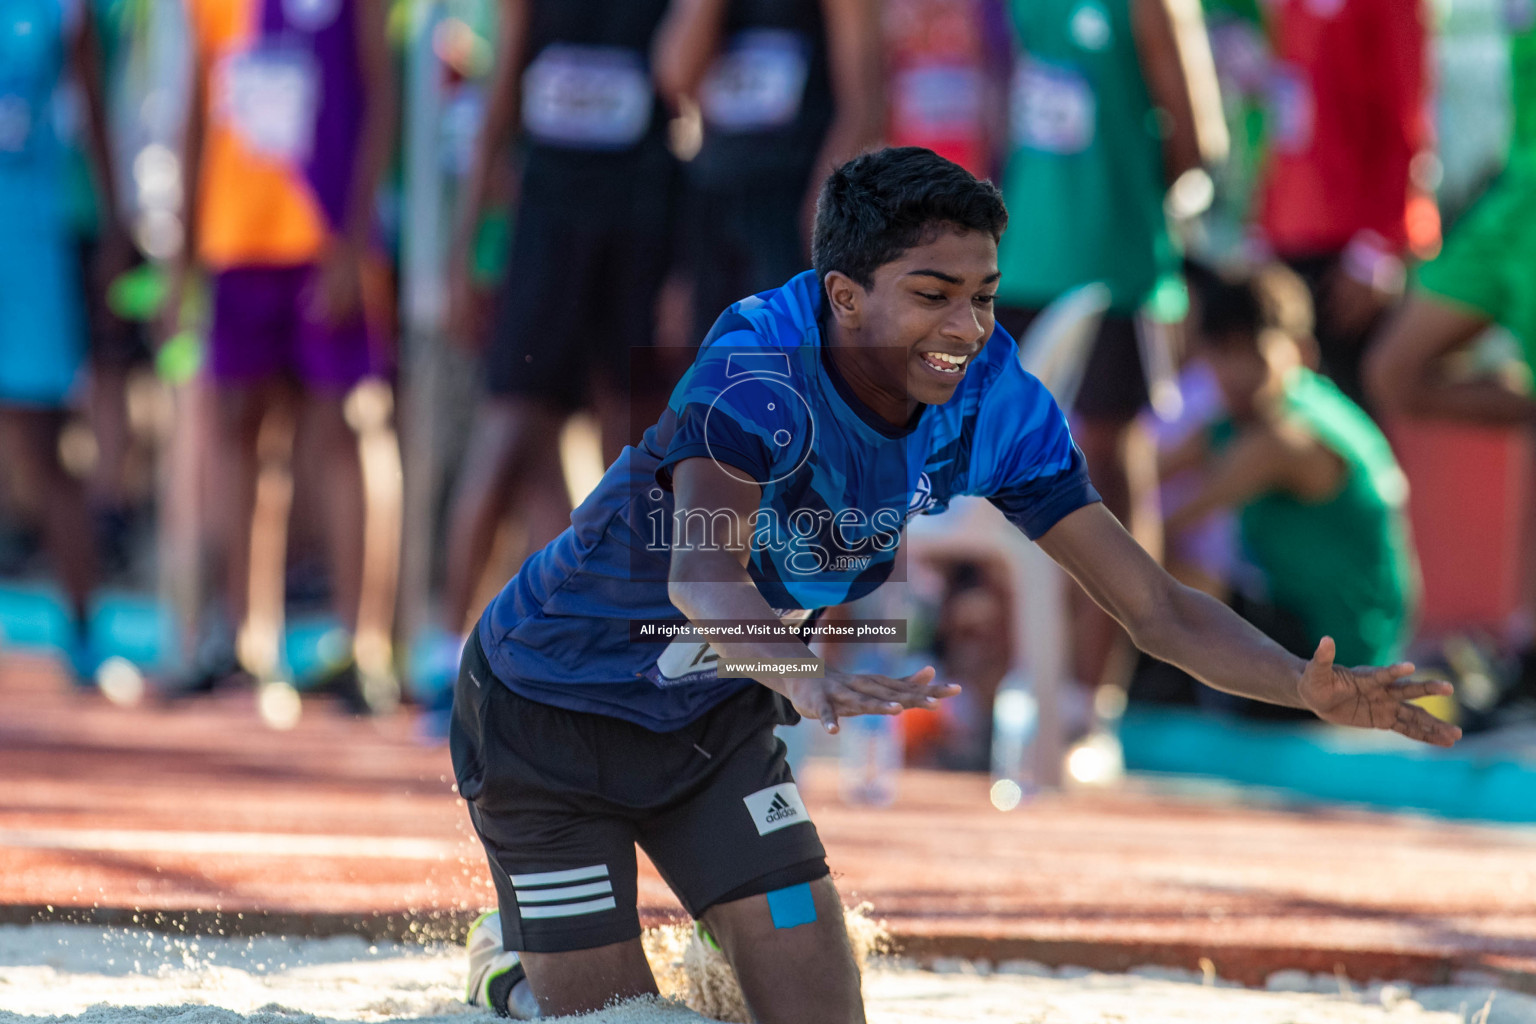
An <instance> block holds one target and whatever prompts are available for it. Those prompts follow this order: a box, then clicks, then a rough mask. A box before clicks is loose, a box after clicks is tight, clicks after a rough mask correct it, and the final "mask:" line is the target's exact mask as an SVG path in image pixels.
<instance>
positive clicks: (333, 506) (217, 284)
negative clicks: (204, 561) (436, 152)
mask: <svg viewBox="0 0 1536 1024" xmlns="http://www.w3.org/2000/svg"><path fill="white" fill-rule="evenodd" d="M386 9H387V5H386V4H385V3H383V2H382V0H187V10H188V15H189V20H190V23H191V29H192V31H191V35H192V39H193V49H194V75H195V78H194V81H195V83H196V87H195V89H194V93H193V98H192V102H191V104H190V106H189V110H188V116H187V131H186V153H185V157H184V162H183V168H182V170H183V179H184V181H185V182H186V183H187V199H186V203H185V209H186V228H187V233H186V244H185V246H184V247H183V259H182V261H181V263H180V265H178V266H177V267H175V268H173V274H172V282H173V283H172V289H171V301H170V303H169V306H168V309H169V310H170V315H171V316H173V317H174V316H176V315H177V314H178V313H179V309H180V305H181V302H180V298H181V294H182V288H183V286H184V282H185V281H186V279H187V277H188V273H187V271H188V269H189V268H190V267H191V265H192V264H193V263H194V262H195V263H196V264H197V265H198V266H200V267H201V268H203V269H205V270H206V271H207V272H208V273H209V276H210V282H211V292H212V322H211V325H210V330H209V337H208V351H209V356H208V371H209V375H210V377H211V381H212V386H213V389H214V392H215V397H216V407H217V408H216V424H215V426H216V446H217V448H216V451H217V457H216V459H215V460H214V473H215V482H216V492H217V493H218V494H219V500H220V502H221V504H222V506H223V507H222V508H221V509H219V510H218V511H217V513H216V514H217V515H218V518H219V519H220V524H219V525H220V526H221V527H222V531H221V532H222V536H221V538H220V539H221V541H222V548H223V559H222V561H223V581H222V582H223V591H224V605H225V607H224V611H225V613H226V614H227V616H228V619H227V621H226V622H225V623H222V624H217V623H215V624H212V625H211V627H210V630H209V639H210V641H211V642H209V643H205V644H204V653H203V654H202V655H200V657H199V659H198V661H199V664H197V665H196V667H195V673H196V680H195V682H197V683H201V684H209V683H211V682H214V681H216V680H217V679H218V678H220V677H223V676H226V675H230V674H233V673H235V672H237V671H239V669H240V667H241V666H240V664H239V660H238V658H237V657H236V656H235V649H234V643H233V640H234V631H235V630H238V629H239V628H240V627H241V626H242V625H243V624H244V623H245V621H246V618H247V614H248V611H249V609H248V604H249V590H250V576H251V566H250V552H251V533H252V521H253V515H254V511H255V499H256V479H257V473H258V468H259V460H258V452H257V442H258V438H259V435H260V433H261V428H262V424H263V421H264V420H265V419H266V417H267V415H268V414H269V413H272V412H276V411H288V410H290V409H292V410H294V411H295V412H296V414H297V417H298V420H297V424H298V430H299V434H298V436H299V438H300V439H301V441H302V443H306V444H311V445H314V446H315V447H316V449H318V452H319V454H320V455H321V461H322V463H323V465H324V466H325V467H326V469H325V473H324V480H325V493H324V495H323V497H324V505H325V509H326V513H325V517H326V524H325V525H326V529H327V533H328V538H329V545H328V546H329V551H330V555H331V577H332V578H331V585H332V593H333V602H334V610H335V614H336V616H337V617H338V619H339V620H340V622H341V625H342V626H343V628H345V629H347V630H348V631H351V630H354V629H355V628H356V624H357V614H358V607H359V603H360V598H361V585H362V577H363V559H364V546H363V520H364V495H363V484H362V469H361V464H360V461H359V456H358V446H357V438H356V435H355V433H354V430H353V428H352V427H351V426H350V425H349V424H348V422H347V419H346V416H345V414H344V403H345V400H346V397H347V395H348V393H349V392H350V391H351V390H352V389H353V387H355V386H356V385H357V384H358V383H359V382H361V381H362V380H363V379H364V378H366V377H368V376H371V375H376V374H378V373H380V372H382V371H383V370H384V369H385V363H386V360H385V354H384V352H383V351H382V349H381V346H380V343H379V339H378V338H377V337H376V335H375V332H373V331H371V330H370V327H369V318H368V316H367V315H365V314H366V310H365V305H367V304H366V303H365V302H364V297H365V292H366V293H370V294H371V287H370V286H371V284H372V282H373V281H374V280H375V279H376V277H375V275H376V272H377V264H376V261H375V259H374V257H375V253H374V251H373V249H374V247H373V242H374V238H373V232H374V227H375V224H374V213H375V211H374V197H375V193H376V190H377V188H378V184H379V181H380V178H381V176H382V173H383V171H384V168H385V166H386V164H387V161H388V157H389V153H390V147H391V146H392V144H393V126H394V118H395V108H396V100H395V82H394V77H393V72H392V68H391V64H390V59H389V54H388V49H387V40H386V36H385V16H386ZM334 675H335V678H334V679H333V680H332V681H333V682H335V683H336V684H337V685H338V687H339V688H340V689H341V690H342V691H343V692H344V693H349V694H351V695H353V696H355V697H357V698H358V699H359V700H360V701H361V703H362V705H366V703H367V701H366V700H363V699H362V698H363V696H364V695H365V694H366V693H367V692H368V691H367V689H366V688H359V687H357V686H355V685H353V684H354V683H355V681H356V678H357V671H356V664H355V661H352V660H345V661H343V662H342V663H340V664H339V665H337V666H335V670H334ZM358 709H359V710H363V709H365V707H363V706H360V707H359V708H358Z"/></svg>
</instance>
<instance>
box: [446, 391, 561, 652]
mask: <svg viewBox="0 0 1536 1024" xmlns="http://www.w3.org/2000/svg"><path fill="white" fill-rule="evenodd" d="M563 420H564V417H563V416H562V415H561V414H560V413H558V412H556V411H555V410H553V409H551V408H549V407H548V406H545V405H543V404H541V403H537V402H533V401H530V400H528V399H521V398H493V399H490V400H488V401H487V402H486V403H485V404H484V405H483V406H482V407H481V410H480V412H479V415H478V416H477V418H476V422H475V426H474V431H473V433H472V435H471V436H470V440H469V447H468V449H467V450H466V452H465V453H464V466H463V470H462V471H461V473H460V475H459V483H458V487H457V489H456V490H455V492H454V496H453V506H452V508H451V509H450V510H449V513H448V567H447V579H446V582H445V585H444V588H443V613H442V624H443V627H444V628H445V629H448V630H450V631H452V632H454V633H460V632H462V631H463V630H465V629H467V628H468V627H469V625H470V622H469V615H470V610H471V609H470V604H471V602H472V601H473V600H474V596H475V591H476V588H477V585H478V584H479V582H480V577H481V575H482V573H483V572H484V570H485V566H486V562H487V559H488V558H489V556H490V554H491V549H492V547H493V546H494V544H495V541H496V530H497V527H498V526H499V524H500V522H501V519H502V517H503V516H504V515H506V513H507V512H508V510H509V509H512V508H514V507H515V509H516V511H517V512H518V513H519V514H520V515H521V516H522V517H523V520H524V523H525V524H526V526H527V530H526V532H527V544H528V549H529V550H537V549H538V548H539V547H542V546H543V545H544V544H547V543H548V542H549V541H550V540H552V539H554V537H555V536H557V535H558V534H559V533H560V531H561V530H563V529H564V528H565V526H566V525H567V524H568V523H569V522H570V515H571V505H570V501H569V500H568V498H567V495H566V489H565V478H564V473H563V471H562V469H561V466H560V444H559V440H560V429H561V426H562V423H563Z"/></svg>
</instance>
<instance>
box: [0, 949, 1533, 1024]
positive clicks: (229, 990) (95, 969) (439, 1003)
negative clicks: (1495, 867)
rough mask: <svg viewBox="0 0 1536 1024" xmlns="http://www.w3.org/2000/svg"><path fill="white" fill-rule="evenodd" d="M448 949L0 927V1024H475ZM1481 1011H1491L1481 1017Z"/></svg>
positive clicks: (1303, 1021) (1376, 1012)
mask: <svg viewBox="0 0 1536 1024" xmlns="http://www.w3.org/2000/svg"><path fill="white" fill-rule="evenodd" d="M463 966H464V965H463V959H462V953H461V952H460V951H459V950H457V949H451V948H444V947H440V946H439V947H427V948H421V947H413V946H402V945H395V944H380V945H378V946H369V945H368V944H367V943H366V942H364V941H362V940H360V939H354V938H334V939H313V940H305V939H294V940H290V939H283V938H270V937H264V938H256V939H222V938H204V937H197V938H193V937H175V936H169V935H163V934H158V933H153V932H147V931H141V930H137V929H127V930H125V929H102V928H89V927H80V926H69V925H44V926H32V927H26V928H20V927H9V926H7V927H0V1024H42V1022H44V1021H50V1022H59V1024H63V1022H65V1021H69V1022H78V1024H323V1022H325V1021H332V1020H334V1021H384V1020H398V1019H404V1020H411V1021H439V1022H442V1024H491V1022H492V1021H493V1020H495V1018H493V1017H491V1016H490V1015H489V1014H482V1013H478V1012H474V1011H471V1010H469V1008H468V1007H466V1006H464V1005H463V1003H462V1002H460V1000H461V999H462V998H463ZM950 968H951V970H952V971H953V973H945V974H940V973H934V972H928V971H916V970H884V969H881V970H874V971H871V972H870V973H869V975H868V976H867V978H866V984H865V989H866V992H867V997H868V1004H869V1019H870V1021H871V1024H951V1022H953V1024H962V1022H964V1024H972V1022H975V1024H1127V1022H1135V1024H1462V1022H1472V1024H1536V998H1532V997H1530V996H1523V995H1518V994H1514V993H1508V992H1493V991H1492V990H1490V989H1489V988H1486V987H1472V986H1468V987H1462V988H1424V989H1417V990H1411V991H1410V990H1409V989H1408V988H1407V987H1406V986H1401V987H1391V986H1388V987H1383V986H1373V987H1372V988H1371V989H1370V990H1366V991H1358V992H1354V993H1352V994H1351V995H1350V996H1349V997H1348V998H1346V997H1343V996H1341V995H1340V994H1339V993H1338V989H1337V983H1335V982H1333V981H1332V980H1331V979H1309V978H1306V977H1305V976H1300V975H1298V976H1295V977H1291V978H1276V979H1274V983H1275V984H1280V985H1286V986H1287V987H1292V988H1302V987H1305V988H1314V989H1316V988H1322V987H1326V986H1331V987H1332V988H1331V993H1329V994H1325V993H1322V992H1318V991H1308V992H1278V991H1277V992H1260V991H1252V990H1248V989H1242V988H1234V987H1229V986H1203V985H1201V984H1199V982H1198V981H1194V980H1183V979H1180V978H1179V977H1177V975H1176V973H1175V972H1167V971H1163V972H1156V971H1147V972H1139V973H1137V974H1134V975H1099V974H1087V973H1084V972H1081V971H1073V970H1071V969H1065V970H1062V971H1047V970H1045V969H1044V968H1037V967H1032V966H1030V965H1023V964H1020V965H1009V966H1008V968H1007V971H1008V973H1003V972H1001V971H1000V972H998V973H994V974H993V975H991V976H989V977H982V976H978V975H977V974H976V973H974V972H972V971H970V970H969V969H968V966H967V965H961V964H955V965H950ZM1490 996H1491V997H1492V1000H1493V1002H1492V1005H1491V1008H1489V1009H1488V1011H1487V1013H1486V1016H1485V1015H1484V1013H1483V1010H1484V1008H1485V1006H1487V1004H1488V1000H1489V998H1490ZM584 1019H585V1020H588V1021H593V1022H597V1021H601V1022H603V1024H690V1022H698V1021H701V1020H704V1019H705V1018H701V1017H699V1016H697V1015H695V1014H693V1013H691V1012H689V1011H687V1010H683V1009H681V1008H677V1007H660V1006H654V1005H652V1006H628V1007H621V1008H618V1009H615V1010H610V1011H606V1012H604V1013H602V1014H598V1015H594V1016H589V1017H587V1018H584Z"/></svg>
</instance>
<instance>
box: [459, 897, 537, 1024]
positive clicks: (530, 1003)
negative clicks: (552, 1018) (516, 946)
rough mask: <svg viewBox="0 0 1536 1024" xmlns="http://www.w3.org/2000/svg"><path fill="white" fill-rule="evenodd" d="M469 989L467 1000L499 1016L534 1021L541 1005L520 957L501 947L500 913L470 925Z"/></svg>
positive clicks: (466, 994)
mask: <svg viewBox="0 0 1536 1024" xmlns="http://www.w3.org/2000/svg"><path fill="white" fill-rule="evenodd" d="M465 946H466V947H468V949H469V988H468V990H467V991H466V992H465V993H464V1001H465V1002H466V1003H468V1004H469V1005H470V1006H481V1007H485V1008H487V1009H490V1010H493V1011H495V1013H496V1015H497V1016H498V1017H511V1018H512V1019H514V1020H533V1019H534V1018H535V1017H537V1016H538V1015H539V1004H538V1002H537V1000H535V999H534V998H533V989H531V988H529V987H528V976H527V974H526V973H525V972H524V971H523V964H522V962H521V961H520V960H518V958H517V954H516V953H514V952H512V951H511V950H508V949H503V948H502V940H501V911H499V910H491V911H487V912H486V913H484V914H481V915H480V916H479V917H478V918H476V919H475V923H474V924H472V925H470V926H469V938H468V939H467V940H466V941H465Z"/></svg>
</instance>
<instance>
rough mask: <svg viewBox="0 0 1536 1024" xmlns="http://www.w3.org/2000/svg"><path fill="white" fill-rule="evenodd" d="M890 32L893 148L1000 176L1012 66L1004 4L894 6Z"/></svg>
mask: <svg viewBox="0 0 1536 1024" xmlns="http://www.w3.org/2000/svg"><path fill="white" fill-rule="evenodd" d="M883 28H884V35H885V52H886V71H887V73H888V78H887V92H888V94H889V102H888V104H887V107H886V128H885V134H886V141H887V142H888V143H889V144H890V145H892V146H922V147H924V148H925V149H931V150H933V151H934V152H935V153H937V154H939V155H940V156H942V157H944V158H946V159H948V160H953V161H954V162H955V163H957V164H960V165H961V166H962V167H964V168H965V169H966V170H968V171H970V172H971V173H972V174H975V175H977V176H979V177H983V178H991V177H996V176H997V173H998V171H999V170H1000V169H1001V168H1000V164H1001V161H1002V156H1003V153H1002V147H1003V145H1004V138H1005V132H1006V130H1007V118H1006V113H1007V104H1006V99H1007V88H1008V86H1007V83H1008V73H1009V69H1010V66H1011V61H1012V54H1011V52H1010V46H1009V39H1010V38H1011V34H1010V32H1011V30H1010V29H1009V26H1008V12H1007V10H1006V9H1005V8H1004V7H1003V4H1002V0H888V2H887V3H886V4H885V9H884V12H883Z"/></svg>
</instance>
